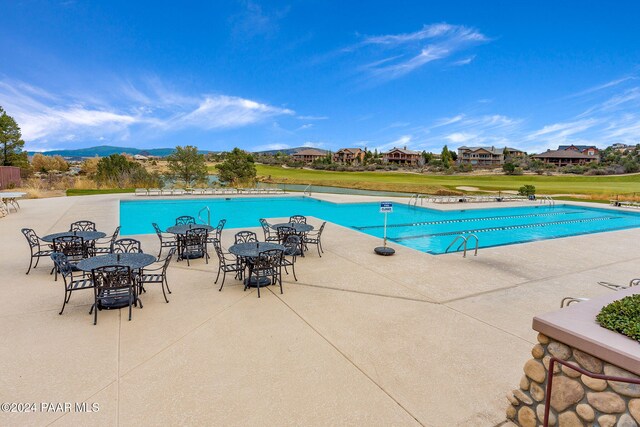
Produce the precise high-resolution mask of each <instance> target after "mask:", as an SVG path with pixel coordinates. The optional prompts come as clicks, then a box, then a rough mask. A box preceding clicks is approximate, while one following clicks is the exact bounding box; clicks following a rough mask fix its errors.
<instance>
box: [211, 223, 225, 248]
mask: <svg viewBox="0 0 640 427" xmlns="http://www.w3.org/2000/svg"><path fill="white" fill-rule="evenodd" d="M226 223H227V220H226V219H221V220H220V221H218V225H217V226H216V228H215V230H213V233H211V234H209V237H208V238H207V243H211V244H212V245H214V244H215V242H214V240H218V241H219V242H221V241H222V230H223V229H224V226H225V224H226Z"/></svg>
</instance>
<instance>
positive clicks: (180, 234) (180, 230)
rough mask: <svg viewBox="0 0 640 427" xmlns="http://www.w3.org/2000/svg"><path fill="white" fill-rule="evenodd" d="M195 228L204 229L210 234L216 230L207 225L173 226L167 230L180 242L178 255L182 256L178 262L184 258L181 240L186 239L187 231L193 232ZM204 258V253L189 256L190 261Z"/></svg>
mask: <svg viewBox="0 0 640 427" xmlns="http://www.w3.org/2000/svg"><path fill="white" fill-rule="evenodd" d="M194 228H204V229H205V230H207V231H208V232H211V231H213V230H214V229H215V228H214V227H212V226H210V225H207V224H180V225H172V226H171V227H169V228H167V233H171V234H175V235H176V238H177V240H178V255H180V257H179V258H178V260H180V259H181V258H183V257H184V254H183V253H182V242H181V240H182V238H184V236H186V235H187V231H189V230H192V229H194ZM203 256H204V253H202V252H200V253H198V254H196V253H193V254H189V259H193V258H202V257H203Z"/></svg>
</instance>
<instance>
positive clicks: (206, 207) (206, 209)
mask: <svg viewBox="0 0 640 427" xmlns="http://www.w3.org/2000/svg"><path fill="white" fill-rule="evenodd" d="M204 211H207V222H204V219H202V212H204ZM198 219H199V220H200V222H202V223H203V224H207V225H211V210H210V209H209V206H205V207H204V208H202V209H200V210H199V211H198Z"/></svg>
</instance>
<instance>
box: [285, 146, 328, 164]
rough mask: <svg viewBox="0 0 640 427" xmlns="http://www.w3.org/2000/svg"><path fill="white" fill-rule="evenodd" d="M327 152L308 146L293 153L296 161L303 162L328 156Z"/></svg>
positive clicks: (310, 161)
mask: <svg viewBox="0 0 640 427" xmlns="http://www.w3.org/2000/svg"><path fill="white" fill-rule="evenodd" d="M326 156H327V153H325V152H324V151H320V150H316V149H315V148H306V149H304V150H300V151H297V152H295V153H294V154H292V155H291V157H293V158H294V159H295V160H296V161H298V162H302V163H312V162H313V161H315V160H318V159H321V158H323V157H326Z"/></svg>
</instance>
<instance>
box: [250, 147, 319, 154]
mask: <svg viewBox="0 0 640 427" xmlns="http://www.w3.org/2000/svg"><path fill="white" fill-rule="evenodd" d="M309 148H313V147H296V148H287V149H284V150H266V151H254V154H271V155H273V154H278V153H284V154H287V155H289V156H290V155H292V154H295V153H297V152H298V151H302V150H307V149H309ZM314 150H318V151H321V152H323V153H329V151H328V150H322V149H320V148H314Z"/></svg>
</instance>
